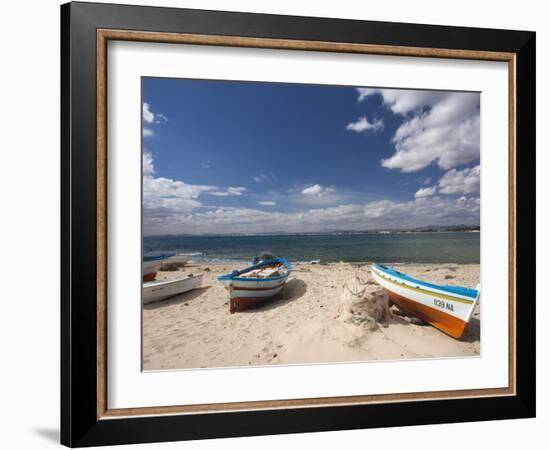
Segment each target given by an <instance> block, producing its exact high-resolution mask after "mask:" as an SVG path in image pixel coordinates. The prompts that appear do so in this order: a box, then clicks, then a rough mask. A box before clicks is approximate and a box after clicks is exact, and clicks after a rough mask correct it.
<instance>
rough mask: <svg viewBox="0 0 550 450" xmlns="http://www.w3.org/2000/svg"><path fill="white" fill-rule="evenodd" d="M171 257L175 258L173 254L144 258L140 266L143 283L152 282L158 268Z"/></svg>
mask: <svg viewBox="0 0 550 450" xmlns="http://www.w3.org/2000/svg"><path fill="white" fill-rule="evenodd" d="M173 256H175V253H170V254H164V255H155V256H144V257H143V263H142V266H141V267H142V276H143V281H153V280H154V279H155V278H156V276H157V272H158V271H159V270H160V266H161V265H162V264H163V263H165V262H166V261H167V260H168V258H171V257H173Z"/></svg>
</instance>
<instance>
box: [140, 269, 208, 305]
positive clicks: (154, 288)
mask: <svg viewBox="0 0 550 450" xmlns="http://www.w3.org/2000/svg"><path fill="white" fill-rule="evenodd" d="M201 286H202V274H198V275H193V274H192V275H189V276H188V277H185V278H177V279H175V280H159V281H151V282H148V283H144V284H143V296H142V302H143V304H147V303H151V302H156V301H159V300H164V299H166V298H169V297H173V296H175V295H179V294H183V293H184V292H188V291H191V290H193V289H198V288H200V287H201Z"/></svg>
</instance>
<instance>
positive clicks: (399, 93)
mask: <svg viewBox="0 0 550 450" xmlns="http://www.w3.org/2000/svg"><path fill="white" fill-rule="evenodd" d="M357 94H358V98H357V100H358V101H359V102H362V101H363V100H365V99H366V98H368V97H369V96H371V95H376V94H379V95H381V96H382V99H383V101H384V104H385V105H386V106H387V107H389V108H390V109H391V110H392V111H393V112H394V113H395V114H403V115H405V114H407V113H409V112H411V111H415V110H418V109H420V108H424V107H426V106H431V105H433V104H435V103H438V102H440V101H441V100H443V99H444V98H445V97H447V96H448V95H449V92H445V91H419V90H414V89H378V88H357Z"/></svg>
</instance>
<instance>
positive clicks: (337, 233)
mask: <svg viewBox="0 0 550 450" xmlns="http://www.w3.org/2000/svg"><path fill="white" fill-rule="evenodd" d="M480 232H481V230H480V229H479V227H478V228H477V229H453V230H432V229H430V230H420V231H418V230H402V231H385V230H380V231H333V232H297V233H283V232H278V233H242V234H241V233H225V234H209V233H207V234H148V235H143V238H144V239H151V238H184V237H193V238H197V237H221V238H223V237H281V236H361V235H393V234H445V233H480Z"/></svg>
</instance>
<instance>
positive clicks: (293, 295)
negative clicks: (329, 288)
mask: <svg viewBox="0 0 550 450" xmlns="http://www.w3.org/2000/svg"><path fill="white" fill-rule="evenodd" d="M306 290H307V284H306V283H304V282H303V281H302V280H300V279H298V278H293V279H292V280H289V281H288V282H287V283H286V284H285V287H284V288H283V290H282V291H281V292H280V293H279V294H278V295H277V296H275V297H273V299H272V300H270V301H268V302H266V303H265V304H261V303H260V304H259V305H257V306H255V307H251V308H249V309H246V310H244V311H241V312H242V313H255V312H262V311H268V310H270V309H273V308H278V307H279V306H283V305H286V304H287V303H290V302H293V301H294V300H298V299H299V298H300V297H302V296H303V295H304V294H305V293H306Z"/></svg>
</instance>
